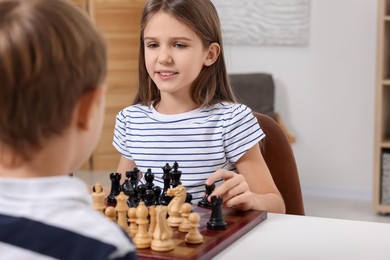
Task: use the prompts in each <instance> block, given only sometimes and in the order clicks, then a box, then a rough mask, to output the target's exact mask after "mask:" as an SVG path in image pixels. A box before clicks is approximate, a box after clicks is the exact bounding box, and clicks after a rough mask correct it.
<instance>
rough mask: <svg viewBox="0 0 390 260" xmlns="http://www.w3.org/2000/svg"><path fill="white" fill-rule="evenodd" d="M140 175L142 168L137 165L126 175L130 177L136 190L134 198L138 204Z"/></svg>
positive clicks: (131, 183)
mask: <svg viewBox="0 0 390 260" xmlns="http://www.w3.org/2000/svg"><path fill="white" fill-rule="evenodd" d="M139 175H140V170H139V169H138V168H137V167H135V168H134V169H133V170H131V171H127V172H126V177H127V178H129V182H130V185H131V187H132V188H133V191H134V196H133V198H132V200H133V201H134V203H135V204H136V205H138V192H137V187H138V182H139Z"/></svg>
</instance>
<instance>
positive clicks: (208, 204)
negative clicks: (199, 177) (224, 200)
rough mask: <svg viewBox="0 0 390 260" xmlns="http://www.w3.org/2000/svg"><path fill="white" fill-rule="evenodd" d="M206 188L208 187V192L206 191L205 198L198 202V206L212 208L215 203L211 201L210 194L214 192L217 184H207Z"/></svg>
mask: <svg viewBox="0 0 390 260" xmlns="http://www.w3.org/2000/svg"><path fill="white" fill-rule="evenodd" d="M205 188H206V192H205V194H204V196H203V198H202V199H201V200H200V201H199V202H198V207H202V208H208V209H210V208H212V207H213V205H212V203H211V202H210V201H209V196H210V194H211V193H212V192H213V190H214V189H215V184H214V183H213V184H211V185H205Z"/></svg>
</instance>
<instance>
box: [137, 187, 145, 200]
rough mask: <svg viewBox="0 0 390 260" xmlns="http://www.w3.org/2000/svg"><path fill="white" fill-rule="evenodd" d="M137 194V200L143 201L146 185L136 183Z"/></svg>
mask: <svg viewBox="0 0 390 260" xmlns="http://www.w3.org/2000/svg"><path fill="white" fill-rule="evenodd" d="M137 194H138V201H143V202H145V195H146V185H145V184H140V185H138V187H137Z"/></svg>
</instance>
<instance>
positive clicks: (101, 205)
mask: <svg viewBox="0 0 390 260" xmlns="http://www.w3.org/2000/svg"><path fill="white" fill-rule="evenodd" d="M91 196H92V207H93V208H94V209H96V210H97V211H100V212H101V213H104V209H105V208H106V205H105V198H106V194H105V193H104V192H103V187H102V185H101V184H100V183H99V182H98V183H96V184H95V186H94V187H93V192H92V194H91Z"/></svg>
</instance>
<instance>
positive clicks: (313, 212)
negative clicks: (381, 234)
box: [304, 196, 390, 223]
mask: <svg viewBox="0 0 390 260" xmlns="http://www.w3.org/2000/svg"><path fill="white" fill-rule="evenodd" d="M304 204H305V213H306V215H307V216H316V217H325V218H340V219H352V220H361V221H374V222H384V223H390V215H383V214H378V213H376V212H374V210H373V209H372V205H371V201H365V200H350V199H335V198H324V197H309V196H304Z"/></svg>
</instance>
